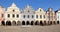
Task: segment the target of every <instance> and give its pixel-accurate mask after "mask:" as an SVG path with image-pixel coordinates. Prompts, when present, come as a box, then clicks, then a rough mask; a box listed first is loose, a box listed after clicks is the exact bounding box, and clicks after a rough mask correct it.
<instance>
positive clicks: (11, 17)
mask: <svg viewBox="0 0 60 32" xmlns="http://www.w3.org/2000/svg"><path fill="white" fill-rule="evenodd" d="M5 24H6V25H20V24H21V23H20V10H19V8H18V7H17V6H16V5H15V3H12V5H11V6H10V7H8V8H7V11H6V12H5Z"/></svg>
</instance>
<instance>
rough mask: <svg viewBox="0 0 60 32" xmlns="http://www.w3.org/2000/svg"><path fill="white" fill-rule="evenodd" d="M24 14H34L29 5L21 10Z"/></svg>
mask: <svg viewBox="0 0 60 32" xmlns="http://www.w3.org/2000/svg"><path fill="white" fill-rule="evenodd" d="M23 12H24V13H34V10H33V8H32V7H31V6H30V5H27V6H26V7H25V9H24V10H23Z"/></svg>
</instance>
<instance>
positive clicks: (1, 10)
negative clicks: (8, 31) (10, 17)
mask: <svg viewBox="0 0 60 32" xmlns="http://www.w3.org/2000/svg"><path fill="white" fill-rule="evenodd" d="M0 25H5V23H4V8H3V7H2V6H0Z"/></svg>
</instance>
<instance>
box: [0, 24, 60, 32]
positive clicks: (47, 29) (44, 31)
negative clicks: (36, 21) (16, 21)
mask: <svg viewBox="0 0 60 32" xmlns="http://www.w3.org/2000/svg"><path fill="white" fill-rule="evenodd" d="M0 32H60V25H50V26H0Z"/></svg>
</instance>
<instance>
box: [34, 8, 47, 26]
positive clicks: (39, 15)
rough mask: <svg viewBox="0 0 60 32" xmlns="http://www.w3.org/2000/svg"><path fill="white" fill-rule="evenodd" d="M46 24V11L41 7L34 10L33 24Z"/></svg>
mask: <svg viewBox="0 0 60 32" xmlns="http://www.w3.org/2000/svg"><path fill="white" fill-rule="evenodd" d="M39 24H40V25H43V24H46V12H45V11H44V10H43V9H42V8H38V10H37V11H35V25H39Z"/></svg>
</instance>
